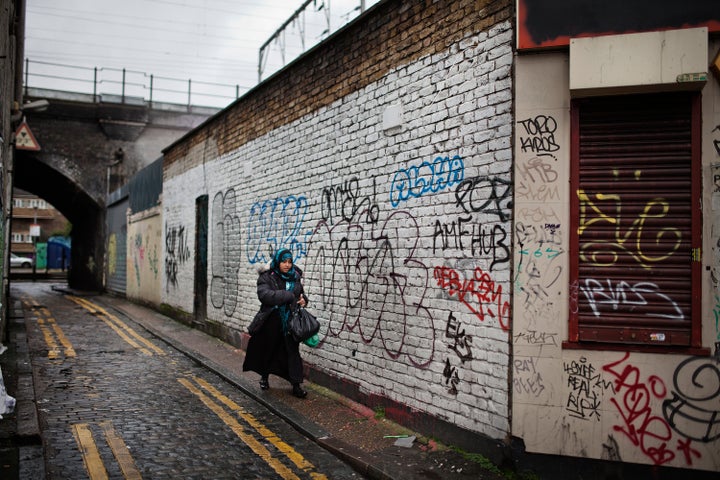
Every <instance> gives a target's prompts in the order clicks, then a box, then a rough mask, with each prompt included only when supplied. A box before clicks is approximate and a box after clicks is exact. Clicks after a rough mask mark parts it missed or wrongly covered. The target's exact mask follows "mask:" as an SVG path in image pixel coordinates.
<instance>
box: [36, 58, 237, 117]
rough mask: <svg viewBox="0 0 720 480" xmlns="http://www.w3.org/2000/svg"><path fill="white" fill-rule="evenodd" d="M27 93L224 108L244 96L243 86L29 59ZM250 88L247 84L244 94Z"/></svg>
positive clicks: (96, 99)
mask: <svg viewBox="0 0 720 480" xmlns="http://www.w3.org/2000/svg"><path fill="white" fill-rule="evenodd" d="M24 76H25V79H24V80H25V83H24V89H25V94H26V95H27V94H28V91H29V89H31V88H32V89H48V90H55V91H65V92H71V93H80V94H90V95H92V99H93V101H94V102H99V101H101V100H102V99H103V98H104V97H112V98H117V99H119V101H120V102H122V103H138V102H147V103H148V104H149V105H150V106H151V107H152V105H153V104H154V103H166V104H177V105H186V106H188V107H190V106H205V107H219V108H223V107H226V106H227V105H228V104H230V103H231V102H232V101H233V100H235V99H237V98H238V97H239V96H240V93H241V92H240V89H241V87H240V86H239V85H228V84H221V83H212V82H200V81H193V80H191V79H178V78H170V77H162V76H156V75H152V74H148V73H145V72H139V71H136V70H128V69H125V68H122V69H120V68H107V67H100V68H98V67H94V68H90V67H81V66H76V65H65V64H60V63H52V62H44V61H38V60H32V61H31V60H30V59H25V71H24ZM246 90H248V87H243V92H242V93H244V92H245V91H246Z"/></svg>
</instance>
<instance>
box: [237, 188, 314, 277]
mask: <svg viewBox="0 0 720 480" xmlns="http://www.w3.org/2000/svg"><path fill="white" fill-rule="evenodd" d="M307 210H308V202H307V199H306V198H305V197H303V196H299V197H296V196H294V195H291V196H289V197H287V198H276V199H274V200H264V201H262V202H256V203H254V204H253V206H252V207H250V215H249V218H248V228H247V248H246V249H245V251H246V252H247V259H248V261H249V262H250V263H251V264H254V263H262V262H267V261H268V260H269V259H270V252H274V251H276V250H277V249H278V248H287V249H288V250H290V251H291V252H292V254H293V258H294V259H295V261H298V260H300V259H301V258H303V257H304V256H305V254H306V250H307V248H306V246H305V243H306V241H305V238H306V237H309V236H310V235H311V234H312V231H307V232H303V231H302V228H303V221H304V219H305V215H306V214H307Z"/></svg>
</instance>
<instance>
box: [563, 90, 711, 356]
mask: <svg viewBox="0 0 720 480" xmlns="http://www.w3.org/2000/svg"><path fill="white" fill-rule="evenodd" d="M699 110H700V102H699V98H698V96H697V95H696V94H690V93H681V94H677V93H674V94H653V95H625V96H618V97H603V98H592V99H580V100H575V101H573V106H572V152H571V156H572V167H573V168H572V179H571V181H572V187H573V188H572V192H573V194H572V205H571V208H572V214H571V218H572V221H571V230H570V231H571V232H574V233H575V234H574V235H571V245H572V250H571V257H570V258H571V273H570V279H571V288H570V316H571V324H570V340H571V341H572V342H595V343H616V344H641V345H648V344H650V345H663V346H685V347H692V346H699V345H700V318H699V314H698V309H699V290H700V284H699V280H700V276H699V274H700V263H699V255H700V252H699V249H697V247H699V246H700V218H701V217H700V209H699V205H700V195H699V193H700V192H699V185H700V184H699V181H700V169H699V164H700V142H699V138H700V135H699V132H700V111H699Z"/></svg>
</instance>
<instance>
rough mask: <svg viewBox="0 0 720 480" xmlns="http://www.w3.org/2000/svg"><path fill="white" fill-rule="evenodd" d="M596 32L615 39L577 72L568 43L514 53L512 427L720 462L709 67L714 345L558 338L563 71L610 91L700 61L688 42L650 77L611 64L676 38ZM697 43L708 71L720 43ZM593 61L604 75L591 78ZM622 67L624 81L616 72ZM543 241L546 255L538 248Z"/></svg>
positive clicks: (706, 181)
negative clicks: (605, 346) (595, 344)
mask: <svg viewBox="0 0 720 480" xmlns="http://www.w3.org/2000/svg"><path fill="white" fill-rule="evenodd" d="M686 33H687V32H686ZM696 33H697V32H694V33H692V34H691V35H690V37H696V36H697V35H696ZM661 37H662V40H658V38H661ZM603 38H604V40H603V42H605V45H612V46H613V48H610V49H606V51H608V52H609V53H608V56H607V57H604V56H599V55H593V56H592V58H591V63H592V62H599V63H601V65H596V66H595V67H593V70H592V71H588V69H585V70H583V69H582V68H578V69H577V70H576V73H575V75H576V76H575V77H574V76H573V73H572V71H573V68H571V65H570V63H571V62H572V61H574V59H573V58H572V56H571V55H569V53H568V52H567V51H565V52H552V53H543V54H533V55H521V56H518V58H517V61H516V90H515V92H516V97H515V109H516V111H515V113H516V117H515V121H516V129H515V139H514V143H515V150H514V155H515V225H514V234H515V249H514V255H513V263H514V265H515V274H514V277H513V285H514V302H513V352H514V358H513V364H512V381H513V395H512V412H513V414H512V434H513V435H514V436H516V437H519V438H521V439H522V440H523V442H524V444H525V447H526V448H527V450H528V451H529V452H534V453H548V454H560V455H570V456H577V457H587V458H595V459H608V460H622V461H623V462H636V463H645V464H655V465H663V466H673V467H683V468H695V469H703V470H711V471H718V470H720V430H718V420H717V418H716V416H717V415H718V412H720V369H719V368H718V360H717V354H718V347H717V344H716V342H717V341H718V339H720V329H719V328H718V322H717V319H718V311H719V310H718V303H719V302H718V298H720V296H719V295H718V285H717V282H716V281H713V279H717V278H718V277H717V275H715V274H711V272H717V269H718V266H719V265H720V264H719V263H718V259H719V258H720V256H719V251H718V238H719V234H718V228H719V226H720V224H718V220H720V218H718V215H719V214H718V213H717V212H718V211H720V207H718V206H717V205H720V203H719V202H718V200H717V198H716V197H717V196H718V195H720V193H718V191H720V190H719V189H718V187H717V184H716V183H714V182H715V180H714V179H715V176H716V174H717V172H716V170H717V168H716V167H717V164H718V162H719V161H720V150H718V149H717V148H716V147H715V146H714V143H713V142H714V141H715V140H718V139H720V134H718V131H717V130H716V127H717V126H718V125H720V87H719V85H718V79H717V78H715V77H713V76H712V75H708V81H707V83H706V84H705V85H704V87H703V88H702V111H703V125H702V138H703V148H702V151H703V153H702V165H703V172H702V175H703V180H702V188H703V193H702V201H703V205H704V212H703V239H704V240H703V248H702V251H703V252H704V254H703V258H702V262H703V265H702V270H703V274H702V279H703V281H702V299H703V301H702V312H701V314H702V343H703V345H702V346H703V347H705V348H706V349H707V351H710V352H713V351H714V352H715V358H713V357H708V356H691V355H688V354H683V353H682V352H680V353H676V354H670V353H662V354H660V353H658V354H653V353H646V352H645V353H644V352H640V351H638V350H637V349H634V350H633V349H632V347H628V349H627V350H626V351H623V350H622V349H621V350H617V349H615V350H614V351H609V350H598V349H594V350H583V349H564V348H563V347H562V342H563V341H567V340H568V321H569V310H570V308H569V305H570V296H571V295H570V292H569V288H568V285H569V283H570V282H569V280H568V268H569V254H570V253H571V252H570V251H569V236H570V235H573V234H574V233H573V232H570V231H568V226H569V225H570V217H569V215H570V209H569V201H570V196H571V195H573V194H574V192H571V191H569V182H568V179H569V178H570V151H569V148H570V131H571V130H570V99H571V84H570V79H571V78H575V79H576V81H577V84H578V85H580V87H578V89H579V90H578V91H579V92H580V93H582V94H587V93H588V92H592V93H594V94H600V93H602V92H603V88H607V89H608V90H606V91H607V92H608V93H617V91H620V90H622V91H635V92H641V91H643V88H648V87H652V88H653V89H656V90H657V89H658V87H662V86H663V83H665V89H674V88H676V87H677V85H676V84H675V78H676V76H677V73H674V74H673V75H670V76H669V77H668V76H667V75H663V74H661V73H660V71H661V70H664V71H666V70H668V69H671V65H669V64H670V63H675V64H676V65H679V64H682V65H683V66H684V67H685V68H688V67H689V66H691V67H692V68H698V67H697V64H698V62H697V61H696V62H695V64H696V65H695V66H692V65H689V64H688V62H689V63H690V64H692V63H693V61H692V59H693V58H695V57H697V52H696V50H697V48H698V47H697V46H693V47H688V49H691V50H692V52H691V51H690V50H688V52H687V53H688V54H687V55H685V56H683V55H677V56H676V57H675V58H674V59H670V60H668V59H666V62H665V64H664V65H663V69H660V68H658V70H657V71H658V74H657V76H654V74H650V75H649V76H650V77H652V78H648V75H645V76H644V77H643V78H642V79H640V78H636V76H633V75H625V76H623V75H622V74H618V75H615V74H614V73H613V71H614V69H613V65H614V66H615V67H618V66H620V65H624V67H623V68H625V69H627V68H629V66H628V65H629V64H627V62H625V63H623V59H622V58H619V57H623V56H624V55H626V54H627V53H628V52H635V53H638V54H641V52H646V53H647V52H648V44H651V48H649V51H658V50H660V49H661V48H665V47H666V45H667V46H669V45H670V43H672V42H668V43H665V40H666V39H667V36H665V35H664V34H663V35H658V34H656V33H654V34H649V35H647V36H646V35H641V36H639V37H637V36H618V37H603ZM708 42H709V45H708ZM691 43H692V42H691ZM674 44H677V42H675V43H674ZM571 45H572V44H571ZM702 46H703V47H706V48H705V49H702V50H701V52H703V53H702V56H703V58H702V59H701V61H700V62H699V65H700V68H701V69H702V71H707V65H708V63H709V62H710V60H712V57H714V56H715V55H716V54H717V52H718V50H720V42H719V41H718V40H717V39H714V40H713V39H710V40H708V36H707V33H706V32H705V33H704V34H703V45H702ZM571 48H572V46H571ZM591 50H592V49H591ZM585 60H587V59H585ZM658 67H659V66H658ZM600 71H602V73H603V74H601V75H599V76H598V77H597V81H595V82H594V81H592V78H591V77H592V76H593V75H594V74H595V73H597V72H600ZM646 73H647V72H646ZM583 75H585V77H584V78H578V76H579V77H582V76H583ZM609 77H613V78H612V79H610V80H608V78H609ZM621 78H625V83H623V81H622V80H618V79H621ZM663 78H672V81H671V82H670V81H667V80H666V79H665V80H663ZM611 90H612V91H611ZM525 125H528V126H530V128H525ZM538 125H539V126H540V128H536V127H537V126H538ZM533 136H538V138H540V139H543V140H544V141H545V142H546V144H551V145H552V146H553V151H552V155H547V156H544V155H538V151H537V150H535V149H532V148H530V149H527V148H525V149H524V148H523V145H528V143H527V142H528V140H532V139H533ZM547 142H549V143H547ZM531 144H532V142H531ZM541 144H542V143H535V145H541ZM540 247H542V248H540ZM548 248H549V249H550V250H552V252H553V253H552V254H551V255H549V254H546V253H544V252H547V251H548ZM523 252H525V253H523ZM527 252H531V253H532V252H543V253H542V254H541V255H534V254H533V255H528V254H527ZM665 401H672V402H675V403H673V405H680V407H679V409H678V410H677V411H676V412H675V413H676V415H675V416H673V417H668V416H667V413H668V412H667V411H665V410H664V408H663V402H665ZM685 414H690V415H691V416H690V417H686V416H685ZM713 415H714V416H713Z"/></svg>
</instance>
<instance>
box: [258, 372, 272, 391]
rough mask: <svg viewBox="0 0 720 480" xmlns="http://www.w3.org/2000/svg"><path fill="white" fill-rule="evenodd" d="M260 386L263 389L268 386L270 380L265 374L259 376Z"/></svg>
mask: <svg viewBox="0 0 720 480" xmlns="http://www.w3.org/2000/svg"><path fill="white" fill-rule="evenodd" d="M260 388H261V389H263V390H267V389H268V388H270V382H269V381H268V377H267V375H265V376H263V377H261V378H260Z"/></svg>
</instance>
